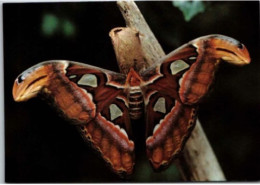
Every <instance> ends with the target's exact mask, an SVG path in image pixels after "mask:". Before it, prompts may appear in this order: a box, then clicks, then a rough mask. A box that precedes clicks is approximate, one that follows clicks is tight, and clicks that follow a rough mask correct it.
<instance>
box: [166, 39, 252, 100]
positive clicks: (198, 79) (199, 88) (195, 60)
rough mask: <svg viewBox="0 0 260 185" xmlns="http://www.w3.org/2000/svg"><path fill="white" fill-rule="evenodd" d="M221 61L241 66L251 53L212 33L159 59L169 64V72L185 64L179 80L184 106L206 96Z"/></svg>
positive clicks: (245, 62)
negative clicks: (184, 69) (185, 67)
mask: <svg viewBox="0 0 260 185" xmlns="http://www.w3.org/2000/svg"><path fill="white" fill-rule="evenodd" d="M178 59H180V61H178ZM183 61H184V62H185V63H187V64H188V65H186V64H185V63H183ZM221 61H225V62H228V63H230V64H233V65H238V66H242V65H246V64H249V63H250V56H249V53H248V50H247V48H246V47H245V46H244V45H243V44H242V43H240V42H239V41H237V40H235V39H233V38H231V37H227V36H224V35H217V34H215V35H207V36H203V37H199V38H197V39H195V40H192V41H190V42H189V43H188V44H185V45H183V46H182V47H180V48H179V49H177V50H175V51H173V52H171V53H170V54H168V55H167V56H166V57H165V58H164V59H163V60H162V62H163V63H170V64H171V66H170V69H171V73H172V74H174V73H175V72H178V70H179V67H180V66H181V67H183V66H185V65H186V66H187V70H186V72H185V73H183V74H182V77H181V78H180V79H179V85H180V88H179V90H178V92H179V96H180V99H181V102H182V103H184V104H186V105H195V104H199V103H200V102H201V101H202V100H203V99H204V98H205V96H206V95H207V93H208V91H209V88H210V87H211V85H212V82H213V80H214V77H215V73H216V71H217V69H218V66H219V63H220V62H221Z"/></svg>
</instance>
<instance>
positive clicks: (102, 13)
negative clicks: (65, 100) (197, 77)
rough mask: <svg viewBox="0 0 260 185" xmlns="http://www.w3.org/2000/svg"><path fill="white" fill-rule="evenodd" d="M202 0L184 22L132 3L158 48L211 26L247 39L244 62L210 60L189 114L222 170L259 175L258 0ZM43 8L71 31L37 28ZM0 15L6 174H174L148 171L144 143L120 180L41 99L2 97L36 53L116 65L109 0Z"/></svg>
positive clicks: (16, 178)
mask: <svg viewBox="0 0 260 185" xmlns="http://www.w3.org/2000/svg"><path fill="white" fill-rule="evenodd" d="M204 3H205V5H206V10H205V11H204V12H203V13H200V14H198V15H197V16H195V17H194V18H193V19H192V20H191V21H190V22H185V20H184V18H183V15H182V13H181V11H180V10H179V9H177V8H175V7H174V6H173V5H172V3H171V2H137V5H138V6H139V8H140V10H141V12H142V13H143V15H144V17H145V19H146V21H147V22H148V24H149V25H150V27H151V29H152V30H153V32H154V34H155V36H156V37H157V39H158V41H159V42H160V44H161V45H162V47H163V49H164V50H165V52H166V53H168V52H170V51H172V50H173V49H176V48H177V47H179V46H181V45H182V44H184V43H186V42H188V41H190V40H192V39H194V38H197V37H200V36H203V35H207V34H213V33H218V34H224V35H227V36H230V37H233V38H236V39H237V40H239V41H241V42H243V43H244V44H245V45H246V46H247V48H248V50H249V52H250V55H251V58H252V63H251V64H250V65H248V66H244V67H236V66H231V65H228V64H222V65H221V66H220V69H219V71H218V73H217V77H216V82H215V84H214V86H213V90H212V92H211V93H210V95H209V96H208V98H207V99H206V100H205V101H204V102H203V103H202V104H201V106H200V110H199V118H200V121H201V123H202V125H203V128H204V130H205V132H206V134H207V137H208V139H209V141H210V143H211V145H212V147H213V149H214V151H215V153H216V156H217V158H218V160H219V162H220V165H221V167H222V169H223V171H224V174H225V175H226V178H227V179H228V180H229V181H255V180H259V179H260V164H259V156H260V152H259V146H260V145H259V144H260V142H259V139H260V138H259V129H260V124H259V123H260V98H259V92H260V81H259V79H260V75H259V74H260V73H259V70H260V68H259V67H260V66H259V64H260V62H259V54H258V53H259V2H257V1H255V2H204ZM50 14H52V15H54V16H56V17H57V18H58V20H59V21H60V22H62V21H63V22H64V20H67V21H69V22H70V23H71V24H72V26H73V28H74V31H72V32H69V33H68V34H66V33H65V32H64V29H62V28H59V29H58V28H57V30H56V31H55V32H54V33H53V34H47V33H45V32H44V31H43V24H44V17H45V16H46V15H50ZM3 16H4V27H3V30H4V77H5V79H4V80H5V151H6V155H5V157H6V158H5V159H6V161H5V162H6V164H5V165H6V167H5V169H6V171H5V172H6V182H122V181H129V182H156V181H160V182H168V181H180V180H181V178H180V173H179V172H178V171H177V168H176V167H175V166H174V165H172V166H171V167H170V168H169V169H168V170H166V171H164V172H160V173H155V172H153V171H152V170H151V167H150V165H149V163H148V161H147V159H146V156H145V149H144V148H141V149H140V148H139V149H138V153H137V156H136V158H137V159H136V160H137V161H136V166H135V173H134V175H133V176H132V178H130V179H128V180H123V179H120V178H118V177H117V176H116V175H114V174H113V173H112V172H111V171H110V170H109V169H108V168H107V167H106V166H105V165H104V162H103V160H102V159H100V158H99V157H97V155H96V153H95V152H93V151H92V150H91V149H90V148H89V147H88V146H87V145H86V144H85V143H84V142H83V140H82V138H81V137H80V135H79V134H78V133H77V131H76V130H75V128H74V127H73V126H72V125H70V124H68V123H66V122H65V121H64V120H63V119H61V118H60V117H58V116H57V113H56V112H55V111H54V110H52V109H51V108H50V107H49V106H48V105H47V104H45V102H43V101H41V100H40V99H37V98H36V99H32V100H30V101H28V102H24V103H15V102H14V101H13V99H12V93H11V92H12V85H13V82H14V80H15V78H16V77H17V76H18V75H19V74H20V73H21V72H22V71H24V70H25V69H27V68H29V67H30V66H32V65H34V64H36V63H38V62H41V61H44V60H50V59H66V60H73V61H79V62H85V63H88V64H91V65H96V66H99V67H102V68H106V69H109V70H113V71H118V67H117V65H116V59H115V55H114V52H113V48H112V44H111V41H110V38H109V37H108V32H109V31H110V30H111V29H112V28H114V27H118V26H124V25H125V24H124V20H123V18H122V16H121V14H120V12H119V10H118V8H117V6H116V3H115V2H106V3H101V2H92V3H90V2H89V3H44V4H42V3H24V4H4V5H3ZM60 25H61V24H60ZM60 27H61V26H60ZM141 124H144V123H142V122H141ZM138 134H140V132H139V133H138ZM138 142H144V140H142V141H138Z"/></svg>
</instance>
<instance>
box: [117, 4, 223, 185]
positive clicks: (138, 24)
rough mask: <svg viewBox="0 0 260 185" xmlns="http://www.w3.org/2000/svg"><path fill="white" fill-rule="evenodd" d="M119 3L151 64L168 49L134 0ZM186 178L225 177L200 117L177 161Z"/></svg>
mask: <svg viewBox="0 0 260 185" xmlns="http://www.w3.org/2000/svg"><path fill="white" fill-rule="evenodd" d="M117 4H118V7H119V9H120V11H121V13H122V15H123V17H124V19H125V21H126V25H127V27H130V28H132V29H134V30H136V31H138V32H139V33H140V41H141V46H142V51H143V54H144V56H145V58H146V60H147V63H148V65H152V64H154V63H156V62H157V61H159V59H160V58H162V57H163V56H164V55H165V53H164V51H163V50H162V48H161V46H160V44H159V43H158V41H157V39H156V38H155V36H154V34H153V33H152V31H151V29H150V28H149V26H148V24H147V23H146V21H145V19H144V17H143V16H142V14H141V12H140V10H139V9H138V7H137V6H136V4H135V3H134V2H133V1H118V2H117ZM175 162H176V163H177V166H178V167H179V169H180V171H181V173H182V176H183V179H184V180H186V181H224V180H225V176H224V174H223V172H222V170H221V167H220V165H219V163H218V161H217V158H216V156H215V154H214V152H213V150H212V148H211V146H210V144H209V142H208V140H207V137H206V135H205V133H204V131H203V129H202V127H201V124H200V122H199V121H197V123H196V126H195V128H194V130H193V132H192V134H191V137H190V138H189V140H188V141H187V143H186V145H185V148H184V151H183V155H182V157H181V158H180V159H179V160H177V161H175Z"/></svg>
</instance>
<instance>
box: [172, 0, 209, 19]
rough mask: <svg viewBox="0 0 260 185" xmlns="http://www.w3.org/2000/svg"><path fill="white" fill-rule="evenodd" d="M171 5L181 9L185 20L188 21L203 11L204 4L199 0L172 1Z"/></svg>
mask: <svg viewBox="0 0 260 185" xmlns="http://www.w3.org/2000/svg"><path fill="white" fill-rule="evenodd" d="M172 4H173V6H175V7H177V8H179V9H180V10H181V11H182V14H183V16H184V19H185V21H186V22H188V21H190V20H191V19H192V18H193V17H194V16H196V15H197V14H198V13H202V12H204V11H205V5H204V4H203V2H201V1H199V0H195V1H187V0H182V1H173V2H172Z"/></svg>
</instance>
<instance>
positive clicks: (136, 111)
mask: <svg viewBox="0 0 260 185" xmlns="http://www.w3.org/2000/svg"><path fill="white" fill-rule="evenodd" d="M128 104H129V115H130V117H131V119H139V118H140V117H141V116H142V114H143V107H144V99H143V94H142V91H141V88H140V87H136V86H135V87H130V88H129V95H128Z"/></svg>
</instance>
